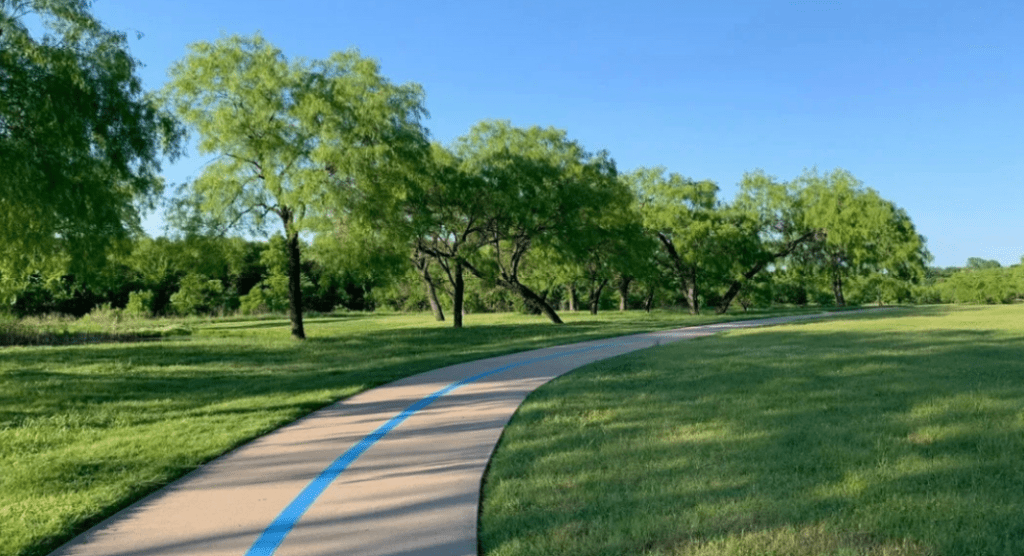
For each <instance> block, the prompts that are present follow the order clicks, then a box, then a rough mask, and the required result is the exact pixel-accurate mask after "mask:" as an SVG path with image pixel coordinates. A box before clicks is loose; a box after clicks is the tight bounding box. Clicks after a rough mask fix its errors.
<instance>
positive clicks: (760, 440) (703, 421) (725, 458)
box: [481, 308, 1024, 555]
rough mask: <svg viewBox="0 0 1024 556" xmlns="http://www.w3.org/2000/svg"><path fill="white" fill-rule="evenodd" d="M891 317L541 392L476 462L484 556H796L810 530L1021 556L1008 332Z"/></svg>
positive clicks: (1021, 401)
mask: <svg viewBox="0 0 1024 556" xmlns="http://www.w3.org/2000/svg"><path fill="white" fill-rule="evenodd" d="M926 309H927V310H926V311H915V313H914V314H916V315H921V314H925V315H927V316H941V315H945V314H946V311H943V310H942V308H936V309H932V308H926ZM969 312H970V309H967V310H966V311H964V315H963V316H965V317H966V316H967V313H969ZM897 316H898V314H897V313H896V312H893V313H888V314H884V315H877V314H874V315H858V316H852V317H851V318H853V319H857V320H868V321H871V322H875V323H877V324H878V328H879V329H880V330H878V331H873V330H870V329H865V327H863V325H862V324H861V325H853V326H856V327H858V328H860V329H857V330H845V329H846V328H848V326H845V325H844V326H842V327H841V328H843V329H842V330H828V329H825V328H823V327H814V328H810V327H807V326H791V327H786V328H782V329H772V330H763V331H759V332H756V333H750V334H742V335H732V336H726V337H720V338H711V339H700V340H694V341H691V342H687V343H683V344H678V345H674V346H665V347H662V348H659V349H657V350H653V351H649V352H646V353H637V354H633V355H627V356H624V357H622V358H619V359H617V360H610V361H606V362H602V363H598V364H596V365H595V366H594V367H590V368H588V369H586V370H583V371H580V372H577V373H575V374H573V375H570V376H567V377H564V378H562V379H559V380H557V381H555V382H554V383H552V384H550V385H548V386H546V387H545V388H543V389H541V390H539V391H538V392H537V393H535V394H534V395H533V396H531V398H530V399H529V400H528V401H527V403H526V404H525V405H524V406H523V407H522V408H521V409H520V412H519V413H518V414H517V416H516V417H515V418H514V419H513V422H512V425H511V426H510V427H509V428H508V429H507V430H506V431H505V435H504V436H503V438H502V441H501V444H500V446H499V448H498V450H497V452H496V453H495V456H494V459H493V460H492V464H491V468H490V472H489V474H488V476H487V479H486V483H485V490H484V509H483V514H482V521H481V545H482V547H483V548H484V551H483V552H482V553H490V552H493V551H494V550H496V549H497V548H498V547H501V546H506V547H509V546H515V545H516V543H524V542H525V543H527V544H519V546H529V549H527V551H530V550H533V551H537V552H538V553H539V552H544V551H548V552H550V553H561V552H565V553H569V552H571V553H574V554H595V555H596V554H606V553H607V554H612V553H643V552H649V551H658V550H661V551H663V552H664V553H671V554H698V553H699V554H704V553H709V554H710V553H734V552H730V551H729V550H736V552H735V553H737V554H739V553H743V554H747V553H767V552H768V551H769V549H773V548H772V547H771V546H768V545H767V544H761V545H759V544H757V543H758V542H767V541H765V540H764V539H766V538H769V537H772V535H777V534H778V531H792V533H791V536H792V537H793V538H794V539H796V540H793V542H794V543H796V544H794V545H793V546H790V548H788V549H783V550H782V552H780V553H786V554H814V553H817V552H815V551H816V550H818V549H816V548H814V547H812V546H811V544H813V543H817V542H819V540H820V539H819V540H814V538H813V536H806V538H805V537H801V536H800V531H819V530H820V528H821V527H824V530H825V531H827V532H830V533H829V534H833V535H834V536H835V537H836V538H837V539H839V540H837V541H836V542H837V543H838V545H837V546H838V548H836V549H835V550H849V552H847V553H851V554H876V553H877V554H881V553H883V552H884V551H885V550H890V552H888V553H891V554H948V555H970V554H978V555H982V554H986V555H987V554H1021V553H1024V516H1022V514H1021V512H1020V511H1019V510H1020V508H1021V507H1024V462H1022V460H1021V458H1020V457H1019V456H1020V454H1021V453H1024V367H1022V366H1021V364H1020V362H1021V361H1022V360H1024V334H1022V333H1021V330H1020V328H1019V327H1018V328H1017V330H1016V331H1014V332H1013V333H1008V332H1006V331H1000V330H993V329H989V330H985V329H971V328H964V327H961V328H959V329H956V328H942V327H941V324H942V321H941V320H937V321H935V322H936V324H937V326H936V328H935V329H921V330H909V331H898V330H892V329H886V328H887V327H888V325H887V324H886V321H887V320H888V319H892V318H895V317H897ZM552 485H554V486H552ZM559 485H562V486H559ZM508 508H514V510H509V509H508ZM822 524H824V525H822ZM567 532H571V534H569V533H567ZM787 534H789V533H787ZM819 536H820V535H819ZM772 538H775V537H772ZM801 538H803V539H804V540H803V541H801V540H799V539H801ZM524 539H526V540H524ZM531 539H533V540H531ZM537 539H540V540H537ZM908 539H909V542H904V541H907V540H908ZM773 542H774V541H773ZM801 542H803V543H804V544H806V546H804V547H803V548H801V547H800V546H798V545H799V544H800V543H801ZM529 543H536V544H529ZM714 543H722V544H721V545H720V546H719V545H715V544H714ZM900 543H903V544H900ZM712 545H714V546H716V547H717V548H715V549H714V550H711V549H708V547H709V546H712ZM772 546H774V545H772ZM815 546H818V545H815ZM894 546H903V547H904V549H900V550H904V551H902V552H901V551H900V550H896V549H894V548H892V547H894ZM705 550H707V551H706V552H705ZM718 550H721V552H718ZM743 550H746V552H744V551H743ZM773 550H774V549H773ZM659 553H661V552H659ZM830 553H833V552H830Z"/></svg>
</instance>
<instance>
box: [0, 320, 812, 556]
mask: <svg viewBox="0 0 1024 556" xmlns="http://www.w3.org/2000/svg"><path fill="white" fill-rule="evenodd" d="M790 312H792V311H790ZM812 312H813V311H812ZM768 314H769V313H754V314H751V315H744V314H742V313H737V314H731V315H727V316H726V317H714V316H707V317H699V318H694V317H690V316H688V315H684V314H680V313H673V312H660V313H659V312H655V313H653V314H650V315H648V314H645V313H642V312H628V313H625V314H620V313H617V312H610V313H606V314H601V315H598V316H597V317H592V316H590V315H587V314H582V313H578V314H571V313H565V314H563V315H562V316H563V317H564V318H565V319H566V320H567V321H568V324H566V325H565V326H554V325H551V324H550V323H548V322H547V321H546V320H544V319H542V318H540V317H530V316H522V315H508V314H506V315H469V316H468V317H467V319H466V326H467V328H465V329H463V330H455V329H452V328H451V327H450V323H435V322H433V321H432V319H431V318H430V316H429V315H367V314H351V315H340V316H334V317H326V318H315V319H308V320H307V322H306V324H307V333H308V335H309V339H308V340H307V341H306V342H305V343H297V342H294V341H292V340H291V339H290V338H289V332H288V331H289V329H288V323H287V321H285V320H261V321H225V322H220V323H213V324H206V325H195V326H199V327H200V328H199V329H198V331H197V333H196V334H195V335H193V336H190V337H184V338H176V339H169V340H161V341H155V342H141V343H121V344H113V343H106V344H89V345H75V346H33V347H4V348H0V555H3V556H11V555H18V556H27V555H40V554H46V553H47V552H48V551H49V550H51V549H53V548H55V547H56V546H58V545H59V544H60V543H62V542H64V541H66V540H68V539H70V538H71V537H73V536H74V535H75V534H76V533H78V532H81V531H82V530H84V529H85V528H86V527H88V526H89V525H92V524H94V523H97V522H98V521H99V520H101V519H102V518H104V517H106V516H108V515H110V514H112V513H113V512H115V511H116V510H118V509H120V508H123V507H125V506H126V505H127V504H129V503H130V502H131V501H133V500H136V499H138V498H139V497H141V496H142V495H144V494H146V493H147V492H150V491H152V490H154V489H155V488H157V487H159V486H160V485H163V484H166V483H168V482H169V481H171V480H173V479H174V478H176V477H179V476H181V475H182V474H184V473H186V472H187V471H189V470H191V469H194V468H195V467H196V466H197V465H199V464H201V463H203V462H205V461H208V460H210V459H212V458H213V457H215V456H217V455H219V454H221V453H223V452H225V451H227V450H229V449H231V448H233V447H235V446H237V445H239V444H240V443H242V442H244V441H246V440H249V439H252V438H254V437H256V436H258V435H260V434H262V433H265V432H267V431H270V430H272V429H274V428H277V427H279V426H281V425H283V424H285V423H288V422H291V421H293V420H294V419H296V418H298V417H300V416H302V415H305V414H307V413H309V412H310V411H312V410H314V409H317V408H319V407H322V406H324V405H326V404H329V403H331V402H333V401H335V400H338V399H340V398H344V397H347V396H350V395H352V394H355V393H357V392H359V391H362V390H365V389H367V388H371V387H373V386H376V385H380V384H384V383H387V382H390V381H393V380H396V379H398V378H401V377H404V376H408V375H411V374H415V373H418V372H422V371H426V370H430V369H433V368H437V367H442V366H445V365H449V364H452V363H455V362H460V361H467V360H473V359H480V358H483V357H488V356H493V355H498V354H503V353H510V352H517V351H524V350H528V349H533V348H538V347H544V346H550V345H557V344H563V343H570V342H574V341H581V340H586V339H592V338H599V337H607V336H614V335H620V334H628V333H634V332H640V331H647V330H655V329H665V328H672V327H677V326H683V325H686V324H694V323H704V322H712V321H716V320H729V319H736V318H745V317H748V316H765V315H768ZM772 314H774V313H772Z"/></svg>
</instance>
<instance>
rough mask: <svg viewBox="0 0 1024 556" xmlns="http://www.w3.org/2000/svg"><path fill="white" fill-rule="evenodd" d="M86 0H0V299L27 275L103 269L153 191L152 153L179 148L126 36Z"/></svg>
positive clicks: (156, 159)
mask: <svg viewBox="0 0 1024 556" xmlns="http://www.w3.org/2000/svg"><path fill="white" fill-rule="evenodd" d="M89 3H90V2H88V1H87V0H2V1H0V168H2V169H3V170H2V171H0V214H4V215H5V217H4V218H2V219H0V295H2V294H3V292H5V291H6V292H7V293H10V291H11V288H13V287H16V286H17V284H18V283H20V282H23V281H24V280H25V279H26V278H27V277H28V276H29V275H31V274H33V273H45V274H49V275H55V276H59V275H60V274H62V273H65V272H72V273H75V274H77V275H79V276H82V275H85V274H87V273H88V272H89V271H90V270H92V269H94V268H98V267H100V266H102V264H103V262H104V261H105V258H106V257H105V256H106V254H107V253H108V252H109V251H110V249H111V248H112V247H114V246H119V245H120V246H124V245H126V244H127V240H128V239H129V237H130V235H131V233H132V231H133V230H136V229H137V228H138V222H139V210H140V209H141V208H143V207H144V206H146V205H147V203H150V202H151V201H152V200H153V199H155V198H156V197H157V196H158V194H159V193H160V192H161V189H162V182H161V180H160V178H159V175H158V174H159V171H160V159H161V157H162V156H168V157H171V158H173V157H175V156H176V155H177V154H178V153H179V149H180V145H181V130H180V127H179V125H178V124H177V123H176V121H175V120H174V119H173V118H172V117H170V116H169V115H167V114H165V113H162V112H161V111H160V110H159V109H158V108H157V105H156V104H155V103H154V102H153V101H152V100H151V99H150V98H149V97H148V96H147V95H146V94H145V93H144V92H143V90H142V85H141V83H140V81H139V78H138V77H137V76H136V74H135V72H136V70H137V68H138V66H139V62H138V61H137V60H135V59H134V58H132V57H131V55H130V54H129V52H128V45H127V41H126V38H125V35H124V34H123V33H119V32H115V31H110V30H108V29H105V28H104V27H103V26H102V25H101V24H100V23H99V22H98V21H97V20H96V19H95V18H93V16H92V15H91V14H90V13H89V11H88V8H89ZM26 16H28V17H38V19H39V21H40V22H41V23H42V28H43V29H44V34H43V36H42V37H41V38H40V37H35V36H33V34H32V32H31V31H30V28H29V26H28V25H26V23H25V18H26Z"/></svg>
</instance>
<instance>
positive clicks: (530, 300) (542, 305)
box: [498, 280, 562, 324]
mask: <svg viewBox="0 0 1024 556" xmlns="http://www.w3.org/2000/svg"><path fill="white" fill-rule="evenodd" d="M498 285H499V286H503V287H506V288H508V289H510V290H512V291H513V292H515V293H517V294H519V296H520V297H522V298H523V301H525V302H526V305H527V307H530V308H531V309H534V310H536V311H539V312H541V313H543V314H544V316H546V317H547V318H548V319H550V320H551V322H553V323H555V324H562V319H561V318H559V317H558V313H556V312H555V310H554V309H553V308H552V307H551V305H549V304H548V302H547V301H544V299H543V298H541V296H539V295H537V294H536V293H535V292H534V291H533V290H531V289H530V288H528V287H526V286H525V285H524V284H521V283H519V282H512V281H506V280H498Z"/></svg>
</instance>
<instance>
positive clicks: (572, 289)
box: [568, 282, 576, 313]
mask: <svg viewBox="0 0 1024 556" xmlns="http://www.w3.org/2000/svg"><path fill="white" fill-rule="evenodd" d="M568 289H569V310H570V311H572V312H573V313H575V312H576V282H569V285H568Z"/></svg>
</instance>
